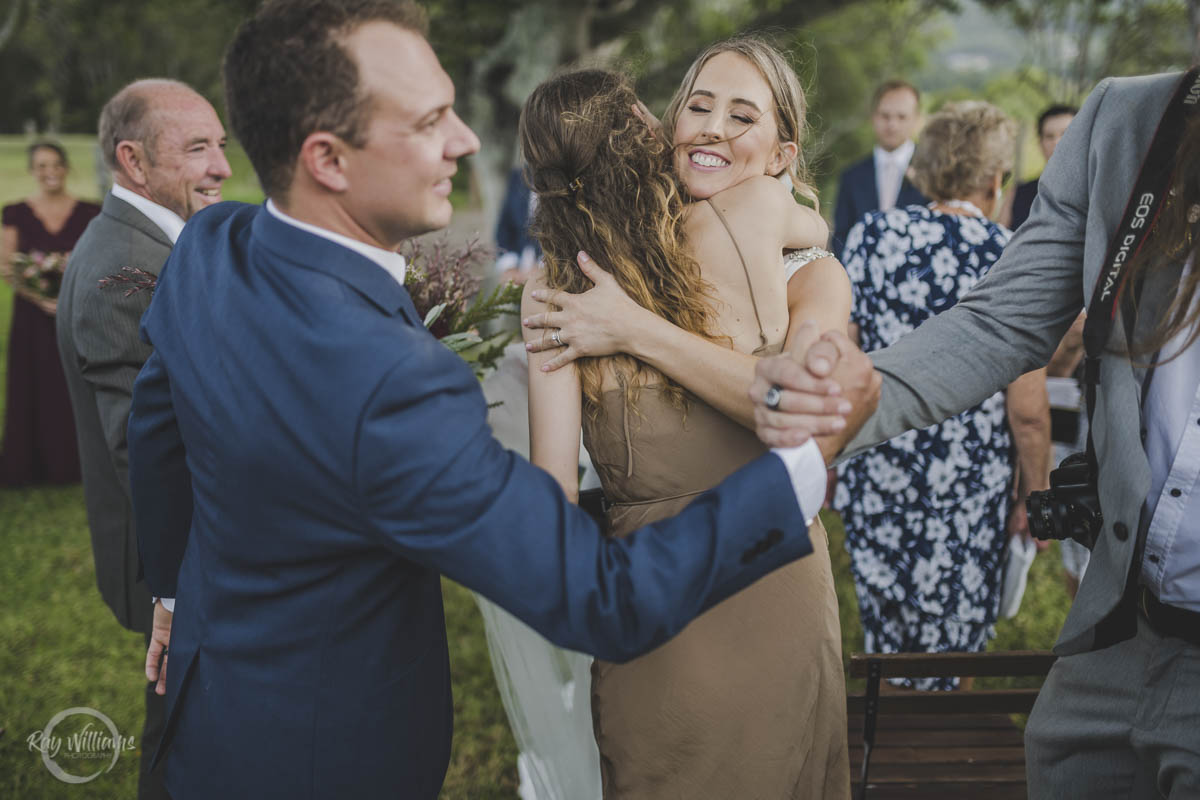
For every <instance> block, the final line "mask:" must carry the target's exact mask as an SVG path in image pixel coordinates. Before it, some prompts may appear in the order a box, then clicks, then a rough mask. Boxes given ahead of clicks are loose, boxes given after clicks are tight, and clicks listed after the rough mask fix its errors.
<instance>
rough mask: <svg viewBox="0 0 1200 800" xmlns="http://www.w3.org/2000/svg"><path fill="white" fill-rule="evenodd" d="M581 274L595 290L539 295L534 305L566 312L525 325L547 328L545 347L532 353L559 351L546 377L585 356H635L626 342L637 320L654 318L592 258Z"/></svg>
mask: <svg viewBox="0 0 1200 800" xmlns="http://www.w3.org/2000/svg"><path fill="white" fill-rule="evenodd" d="M578 262H579V268H580V269H581V270H583V274H584V275H586V276H587V277H588V278H589V279H591V281H592V283H593V284H595V286H594V287H593V288H591V289H589V290H587V291H586V292H584V293H582V294H571V293H569V292H560V291H554V290H550V289H538V290H537V291H535V292H533V293H532V296H533V299H534V300H538V301H540V302H543V303H548V304H549V305H552V306H558V307H559V308H560V309H561V310H560V311H547V312H544V313H541V314H534V315H533V316H530V317H527V318H526V319H524V320H523V321H522V324H523V325H524V326H525V327H526V328H543V329H547V330H546V336H545V337H543V339H542V341H541V342H540V343H539V342H530V343H528V344H526V345H525V349H526V350H528V351H530V352H531V353H540V352H542V351H543V350H549V349H552V348H559V349H560V350H561V352H559V353H557V354H556V355H555V356H554V358H552V359H550V360H549V361H547V362H546V364H545V366H543V367H542V371H543V372H553V371H554V370H556V369H559V368H560V367H565V366H566V365H567V364H570V363H571V362H572V361H574V360H575V359H577V358H579V357H580V356H610V355H613V354H615V353H626V352H629V349H630V343H629V342H628V340H627V339H626V336H627V335H628V334H629V332H630V331H631V330H633V329H634V327H635V325H636V323H635V320H636V319H637V315H638V314H639V313H640V314H648V313H650V312H648V311H646V309H644V308H642V307H641V306H639V305H638V304H637V303H635V302H633V301H632V300H630V299H629V295H627V294H625V291H624V290H623V289H622V288H621V286H620V285H619V284H618V283H617V281H616V279H615V278H613V276H612V275H610V274H609V273H607V272H605V271H604V270H603V269H602V268H601V267H600V266H599V265H598V264H596V262H595V261H592V259H591V257H590V256H588V254H587V253H582V252H581V253H580V254H579V256H578Z"/></svg>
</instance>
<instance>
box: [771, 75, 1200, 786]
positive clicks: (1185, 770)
mask: <svg viewBox="0 0 1200 800" xmlns="http://www.w3.org/2000/svg"><path fill="white" fill-rule="evenodd" d="M1198 98H1200V80H1198V79H1196V78H1195V76H1194V74H1193V73H1189V74H1188V76H1187V77H1186V80H1185V79H1184V77H1183V76H1181V75H1179V74H1168V75H1154V76H1145V77H1137V78H1120V79H1108V80H1105V81H1103V82H1102V83H1100V85H1099V86H1097V87H1096V89H1095V90H1094V91H1093V92H1092V94H1091V96H1090V97H1089V98H1088V100H1087V102H1086V103H1085V104H1084V106H1083V108H1082V109H1081V110H1080V112H1079V115H1078V116H1077V117H1076V118H1075V120H1074V121H1073V122H1072V124H1071V126H1070V128H1069V129H1068V130H1067V133H1066V135H1065V136H1064V137H1063V140H1062V142H1061V143H1060V144H1059V146H1058V149H1057V150H1056V151H1055V153H1054V156H1053V157H1052V158H1051V159H1050V162H1049V164H1048V165H1047V167H1046V171H1045V173H1044V174H1043V175H1042V178H1041V183H1040V190H1039V196H1038V198H1037V200H1036V201H1035V202H1034V205H1033V209H1032V211H1031V214H1030V217H1029V220H1028V221H1027V222H1026V223H1025V224H1024V225H1022V226H1021V229H1020V230H1019V231H1018V232H1017V234H1016V235H1015V236H1014V238H1013V239H1012V241H1011V242H1010V244H1009V245H1008V248H1007V249H1006V250H1005V253H1004V255H1003V256H1002V257H1001V259H1000V260H999V262H997V264H996V265H995V267H993V269H992V270H991V272H990V273H989V274H988V275H987V277H986V278H985V279H984V280H983V281H981V282H980V284H979V285H978V286H977V287H976V288H975V290H974V291H973V292H972V293H971V294H969V295H968V296H967V297H966V298H965V299H964V300H963V301H961V302H960V303H959V304H958V305H956V306H955V307H954V308H952V309H950V310H949V311H947V312H945V313H944V314H941V315H939V316H937V317H934V318H933V319H930V320H929V321H928V322H927V323H926V324H924V325H922V326H921V327H920V328H919V329H918V330H916V331H914V332H913V333H911V334H910V335H908V336H906V337H904V338H902V339H901V340H900V341H899V342H897V343H896V344H895V345H893V346H892V347H890V348H888V349H885V350H881V351H878V352H876V353H872V354H871V358H872V360H873V361H874V363H875V366H876V368H877V369H878V370H879V372H880V373H882V376H883V392H882V398H881V400H880V403H879V408H878V411H877V412H876V413H875V415H874V417H873V418H872V419H871V420H870V421H868V423H867V425H866V426H865V427H864V428H863V429H862V431H861V432H860V433H859V434H858V436H857V437H856V438H855V439H854V440H853V441H852V442H851V443H850V444H849V445H848V446H847V448H846V449H845V451H844V454H845V455H852V454H854V453H856V452H859V451H861V450H863V449H865V448H868V447H870V446H872V445H874V444H876V443H878V442H882V441H885V440H887V439H889V438H891V437H893V436H896V435H898V434H900V433H902V432H903V431H905V430H908V429H911V428H920V427H924V426H927V425H930V424H932V423H935V422H938V421H940V420H942V419H945V418H946V417H948V416H950V415H952V414H954V413H957V412H959V411H961V410H962V409H964V408H967V407H969V406H971V405H972V404H974V403H977V402H979V401H980V400H981V399H982V398H984V397H987V396H988V395H990V394H991V393H993V392H995V391H997V390H998V389H1000V388H1001V387H1003V386H1005V385H1007V384H1008V383H1010V382H1011V381H1012V380H1013V379H1014V378H1016V377H1017V376H1018V375H1020V374H1021V373H1023V372H1026V371H1028V370H1031V369H1034V368H1036V367H1039V366H1041V365H1044V364H1045V363H1046V362H1047V360H1048V359H1049V358H1050V356H1051V354H1052V353H1053V352H1054V349H1055V346H1056V345H1057V344H1058V342H1059V341H1060V340H1061V339H1062V336H1063V334H1064V333H1065V332H1066V330H1067V328H1068V327H1069V326H1070V325H1071V322H1072V321H1073V320H1074V319H1075V317H1076V315H1077V314H1078V313H1079V309H1080V308H1081V307H1083V306H1085V305H1086V306H1088V308H1089V322H1090V320H1091V319H1092V318H1093V317H1095V316H1096V315H1095V314H1094V313H1092V311H1091V309H1093V308H1095V307H1104V303H1105V302H1107V303H1110V304H1113V305H1112V310H1113V311H1114V312H1115V319H1114V318H1113V317H1112V316H1109V317H1108V320H1107V321H1104V322H1102V323H1099V324H1102V325H1103V327H1097V328H1095V329H1094V330H1096V331H1098V332H1102V331H1106V332H1107V335H1106V336H1104V335H1099V336H1096V337H1094V339H1093V343H1094V344H1095V346H1094V347H1089V356H1091V357H1094V361H1093V362H1092V366H1093V373H1092V374H1093V375H1094V376H1095V377H1096V383H1095V393H1094V406H1093V408H1094V412H1093V420H1092V440H1093V444H1094V458H1092V459H1091V461H1092V462H1093V466H1091V467H1090V468H1089V465H1088V463H1087V461H1088V459H1083V463H1082V467H1081V468H1082V470H1083V471H1084V472H1094V474H1091V475H1090V476H1089V478H1088V481H1086V482H1085V485H1083V486H1081V487H1079V488H1078V489H1071V488H1069V487H1067V486H1064V485H1062V483H1061V480H1060V483H1059V485H1058V486H1057V487H1055V488H1054V489H1053V491H1055V492H1056V493H1057V497H1058V499H1059V500H1064V501H1066V502H1063V503H1061V504H1060V507H1059V508H1058V509H1057V510H1056V509H1054V508H1053V507H1052V504H1047V503H1042V504H1041V505H1039V506H1037V507H1036V509H1035V510H1039V511H1041V510H1046V511H1047V512H1052V513H1048V514H1047V516H1045V517H1042V518H1034V519H1031V526H1033V527H1039V526H1040V527H1041V528H1042V530H1043V534H1045V533H1049V532H1054V530H1053V529H1055V527H1056V526H1058V528H1059V530H1058V532H1059V533H1061V532H1062V527H1063V526H1067V525H1069V524H1071V523H1072V519H1074V520H1075V521H1076V522H1078V520H1079V519H1083V518H1085V517H1087V516H1088V515H1087V511H1088V508H1089V507H1090V505H1091V506H1096V507H1097V508H1098V510H1099V511H1100V513H1101V514H1102V519H1100V520H1096V524H1095V525H1094V527H1093V530H1094V535H1092V536H1089V535H1081V536H1080V538H1083V539H1093V538H1094V541H1091V542H1090V544H1091V546H1092V560H1091V564H1090V566H1089V567H1088V571H1087V573H1086V575H1085V576H1084V579H1083V582H1082V584H1081V586H1080V589H1079V594H1078V596H1077V598H1076V600H1075V604H1074V606H1073V607H1072V608H1071V611H1070V614H1069V615H1068V617H1067V621H1066V624H1065V625H1064V627H1063V630H1062V632H1061V635H1060V637H1059V640H1058V643H1057V645H1056V647H1055V650H1056V652H1057V653H1058V654H1059V655H1060V658H1059V659H1058V661H1057V663H1056V664H1055V665H1054V667H1053V669H1052V670H1051V672H1050V675H1049V677H1048V678H1047V680H1046V683H1045V685H1044V687H1043V689H1042V692H1041V694H1040V696H1039V698H1038V701H1037V705H1036V706H1035V708H1034V710H1033V714H1032V716H1031V717H1030V719H1029V725H1028V727H1027V728H1026V731H1025V742H1026V750H1027V759H1028V775H1029V796H1030V797H1031V798H1117V797H1120V798H1158V797H1167V798H1172V800H1174V798H1184V797H1188V798H1191V797H1200V344H1197V342H1196V334H1197V324H1196V323H1197V318H1198V317H1200V306H1198V305H1197V302H1196V301H1197V299H1198V287H1200V270H1198V269H1194V268H1193V267H1194V266H1200V265H1196V264H1195V261H1196V253H1197V249H1198V247H1200V230H1198V228H1200V123H1198V122H1197V118H1200V113H1193V111H1192V110H1191V109H1192V108H1193V107H1196V106H1197V105H1198V103H1197V99H1198ZM1176 112H1177V113H1176ZM1160 120H1161V121H1163V125H1162V128H1163V133H1162V134H1157V133H1156V132H1157V131H1158V129H1159V127H1160ZM1158 135H1161V136H1162V139H1156V136H1158ZM1168 141H1169V147H1168V146H1166V144H1167V142H1168ZM1152 142H1158V143H1156V144H1155V146H1154V147H1151V143H1152ZM1160 145H1161V146H1160ZM1143 161H1145V162H1146V164H1147V168H1146V169H1143ZM1160 162H1161V163H1160ZM1155 175H1161V176H1162V177H1161V180H1160V181H1159V182H1158V183H1155V182H1154V180H1155V179H1152V177H1153V176H1155ZM1148 176H1149V177H1148ZM1151 184H1153V185H1155V186H1160V187H1161V188H1159V189H1155V190H1154V191H1146V190H1144V188H1143V187H1145V186H1148V185H1151ZM1135 186H1136V192H1135V191H1134V190H1135ZM1160 200H1161V202H1160ZM1156 214H1157V217H1156V216H1155V215H1156ZM1148 223H1152V224H1148ZM1151 230H1152V231H1153V232H1152V233H1151V234H1150V235H1149V236H1148V237H1146V236H1145V233H1146V232H1147V231H1151ZM1117 234H1119V235H1117ZM1131 237H1132V238H1131ZM1143 243H1144V246H1140V245H1141V244H1143ZM1102 272H1103V273H1104V277H1103V278H1102V277H1101V273H1102ZM1118 275H1119V276H1120V277H1119V279H1116V280H1114V276H1118ZM1097 287H1099V290H1098V291H1097ZM1118 298H1119V299H1118ZM1094 300H1095V301H1096V306H1093V305H1092V303H1093V301H1094ZM1086 336H1087V333H1086V331H1085V337H1086ZM830 351H831V348H830V346H829V343H823V349H822V351H821V353H820V355H821V360H822V361H823V363H820V362H819V360H818V358H817V357H815V356H814V355H813V353H812V352H810V353H809V354H808V356H807V358H805V357H804V356H802V355H800V354H792V356H790V357H789V356H786V355H785V356H781V357H776V358H774V359H770V360H763V361H761V362H760V363H759V370H758V375H757V378H756V381H755V384H754V386H753V387H752V389H751V393H752V395H753V396H754V397H756V398H757V399H758V402H759V404H760V406H759V409H758V423H759V433H760V436H762V438H763V439H764V441H767V442H768V443H770V444H781V443H790V442H792V441H795V440H796V439H797V438H800V437H801V436H803V435H804V434H806V433H807V432H808V431H809V430H812V429H813V424H814V420H815V418H814V417H812V416H809V415H808V412H810V411H811V410H812V409H814V408H815V406H814V405H813V404H812V401H811V400H810V398H809V397H808V396H807V395H805V394H803V391H802V390H803V389H804V388H805V385H806V384H807V382H808V381H809V380H810V377H809V371H812V372H816V373H819V374H825V373H827V370H828V367H829V362H830V360H831V358H830ZM801 361H803V363H804V366H802V365H801ZM805 366H806V367H807V370H806V369H805ZM772 385H778V386H780V387H782V388H783V390H784V391H782V392H772V393H770V396H769V397H768V396H767V394H768V390H769V389H770V387H771V386H772ZM768 399H770V400H774V401H775V404H774V408H773V409H772V408H768V407H767V405H766V400H768ZM1059 474H1060V476H1061V475H1062V474H1063V473H1059ZM1051 483H1052V486H1053V485H1054V483H1055V479H1054V477H1052V479H1051ZM1087 483H1090V486H1088V485H1086V484H1087ZM1089 491H1090V492H1091V493H1092V498H1093V499H1091V500H1089V499H1087V497H1085V495H1086V494H1088V492H1089ZM1093 510H1094V509H1093ZM1039 517H1040V515H1039ZM1034 523H1038V525H1035V524H1034ZM1081 527H1086V526H1081Z"/></svg>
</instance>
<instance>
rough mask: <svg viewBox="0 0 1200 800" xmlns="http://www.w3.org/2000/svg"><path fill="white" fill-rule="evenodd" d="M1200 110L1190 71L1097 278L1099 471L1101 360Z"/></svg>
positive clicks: (1094, 363) (1093, 340)
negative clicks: (1178, 155)
mask: <svg viewBox="0 0 1200 800" xmlns="http://www.w3.org/2000/svg"><path fill="white" fill-rule="evenodd" d="M1198 110H1200V67H1196V68H1193V69H1191V70H1189V71H1188V72H1187V73H1186V74H1185V75H1184V76H1183V78H1182V80H1180V82H1179V86H1178V87H1177V88H1176V89H1175V94H1174V95H1172V97H1171V101H1170V102H1169V103H1168V104H1167V108H1166V110H1165V111H1164V112H1163V115H1162V119H1161V120H1159V123H1158V129H1157V130H1156V131H1155V133H1154V139H1153V140H1152V141H1151V143H1150V149H1149V150H1148V151H1147V152H1146V156H1145V159H1144V160H1143V161H1142V168H1141V171H1140V172H1139V173H1138V178H1137V182H1136V183H1134V185H1133V192H1132V193H1131V194H1130V195H1129V201H1128V202H1127V203H1126V206H1125V213H1124V214H1122V216H1121V224H1120V225H1118V226H1117V229H1116V231H1115V232H1114V233H1113V235H1112V239H1110V240H1109V244H1108V252H1107V253H1106V254H1105V257H1104V268H1103V269H1102V270H1101V271H1100V275H1099V277H1098V278H1097V279H1096V288H1095V290H1094V291H1093V292H1092V302H1091V304H1090V305H1089V306H1088V309H1087V320H1086V321H1085V322H1084V325H1083V350H1084V370H1083V382H1084V391H1085V394H1086V397H1087V415H1088V438H1087V456H1088V461H1089V462H1090V464H1091V466H1092V475H1093V476H1095V475H1096V474H1097V472H1096V467H1097V464H1096V450H1095V446H1094V444H1093V442H1092V417H1093V415H1094V414H1095V409H1096V388H1097V387H1098V386H1099V385H1100V359H1101V357H1102V356H1103V355H1104V349H1105V347H1106V346H1107V344H1108V339H1109V336H1110V335H1111V334H1112V328H1113V324H1114V323H1115V322H1116V318H1117V309H1118V304H1119V302H1120V298H1121V294H1122V292H1123V291H1124V290H1125V284H1126V279H1127V278H1128V274H1129V271H1128V267H1129V265H1130V264H1131V263H1132V262H1133V261H1134V260H1135V259H1136V258H1137V256H1138V253H1139V252H1141V249H1142V247H1143V245H1145V244H1146V241H1147V239H1148V238H1149V234H1150V232H1151V231H1152V230H1153V229H1154V224H1155V222H1157V220H1158V215H1159V212H1160V211H1161V210H1162V208H1163V205H1164V204H1163V200H1164V199H1165V198H1166V196H1167V193H1168V191H1169V190H1170V187H1171V181H1172V177H1173V175H1174V171H1175V153H1176V151H1177V150H1178V149H1179V143H1180V141H1181V140H1182V139H1183V134H1184V130H1185V128H1186V125H1185V123H1186V121H1187V119H1188V118H1189V117H1191V116H1192V115H1194V114H1195V113H1196V112H1197V111H1198Z"/></svg>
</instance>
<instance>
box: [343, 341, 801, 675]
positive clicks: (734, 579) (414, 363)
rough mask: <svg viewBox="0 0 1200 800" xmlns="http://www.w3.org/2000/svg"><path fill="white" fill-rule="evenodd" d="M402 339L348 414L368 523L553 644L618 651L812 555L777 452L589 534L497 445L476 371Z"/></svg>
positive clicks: (652, 641)
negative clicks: (353, 420)
mask: <svg viewBox="0 0 1200 800" xmlns="http://www.w3.org/2000/svg"><path fill="white" fill-rule="evenodd" d="M426 341H427V342H428V344H427V346H424V347H422V346H420V345H419V346H418V347H416V348H413V349H415V350H417V351H424V352H416V353H413V352H411V350H410V358H408V359H406V361H405V363H404V364H403V365H400V366H397V367H396V368H395V369H393V371H392V372H391V373H390V374H388V375H387V376H386V377H385V378H384V379H383V381H382V383H381V384H380V385H379V386H378V387H377V389H376V391H375V393H374V396H373V398H372V399H371V400H370V402H369V403H368V404H367V407H366V408H365V410H364V413H363V415H362V418H361V421H360V429H359V435H358V441H357V444H356V453H357V455H356V467H355V478H356V482H357V489H358V492H359V495H360V498H361V502H362V504H363V507H364V512H365V516H366V518H367V519H368V520H369V522H370V525H371V528H372V531H373V532H374V533H375V535H377V536H378V537H380V538H381V539H382V540H383V541H384V542H385V543H386V544H387V545H388V546H389V547H391V548H393V549H394V550H396V551H398V552H400V553H401V554H403V555H405V556H406V557H408V558H410V559H412V560H414V561H416V562H418V563H421V564H424V565H426V566H429V567H431V568H434V569H437V570H439V571H440V572H442V573H443V574H445V575H446V576H448V577H450V578H452V579H453V580H455V581H457V582H459V583H461V584H463V585H464V586H466V587H468V588H470V589H473V590H475V591H477V592H479V593H481V594H483V595H485V596H486V597H489V598H491V599H492V600H493V601H495V602H496V603H498V604H499V605H500V606H502V607H503V608H505V609H507V610H508V611H510V612H511V613H513V614H514V615H515V616H517V617H518V618H520V619H522V620H523V621H525V622H526V623H527V624H529V625H530V626H532V627H533V628H534V629H536V630H537V631H538V632H539V633H541V634H542V635H544V636H545V637H547V638H548V639H550V640H551V641H553V642H555V643H556V644H559V645H561V646H564V647H568V648H571V649H575V650H581V651H584V652H588V653H592V654H594V655H596V656H599V657H601V658H604V659H606V660H611V661H625V660H628V659H630V658H633V657H635V656H637V655H640V654H641V653H643V652H645V651H647V650H649V649H651V648H653V647H655V646H657V645H658V644H661V643H662V642H663V641H665V640H666V639H668V638H669V637H670V636H672V635H673V634H675V633H676V632H678V631H679V630H680V629H681V628H683V626H684V625H686V624H687V623H688V622H689V621H690V620H691V619H692V618H693V617H695V616H696V615H697V614H699V613H701V612H702V611H704V610H705V609H707V608H708V607H710V606H712V605H713V604H715V603H717V602H719V601H720V600H722V599H724V598H725V597H728V596H729V595H731V594H733V593H734V592H736V591H738V590H739V589H741V588H743V587H745V586H747V585H748V584H750V583H751V582H753V581H754V580H756V579H757V578H759V577H761V576H762V575H765V574H766V573H767V572H769V571H771V570H772V569H774V568H776V567H778V566H781V565H783V564H785V563H788V562H790V561H792V560H794V559H796V558H799V557H801V556H804V555H807V554H809V553H811V552H812V545H811V543H810V541H809V537H808V532H807V527H806V526H805V523H804V519H803V516H802V514H801V512H800V508H799V506H798V504H797V502H796V499H795V495H794V493H793V489H792V487H791V483H790V480H789V478H788V475H787V471H786V469H785V468H784V467H783V463H782V461H781V460H780V459H779V458H777V457H776V456H774V455H765V456H763V457H761V458H759V459H758V460H756V461H754V462H752V463H751V464H749V465H748V466H747V467H745V468H743V469H742V470H740V471H739V472H737V473H735V474H734V475H733V476H731V477H730V478H729V479H727V480H726V481H725V482H724V483H723V484H721V485H720V486H719V487H717V488H716V489H715V490H713V491H711V492H707V493H705V494H703V495H701V496H700V497H699V498H698V499H697V500H696V501H695V502H693V503H692V504H691V505H690V506H689V507H688V508H687V509H685V510H684V512H683V513H681V514H680V515H679V516H677V517H675V518H672V519H668V520H664V521H661V522H659V523H656V524H653V525H650V526H647V527H646V528H643V529H641V530H638V531H635V532H634V533H632V534H631V535H629V536H627V537H625V538H623V539H615V538H609V537H605V536H603V535H601V533H600V531H599V529H598V528H597V527H596V525H595V523H594V522H593V521H592V520H591V518H590V517H589V516H588V515H587V514H586V513H585V512H583V511H582V510H580V509H579V508H578V507H577V506H575V505H573V504H572V503H570V502H569V501H568V500H567V499H566V497H565V496H564V495H563V493H562V492H561V491H560V489H559V488H558V485H557V484H556V483H555V482H554V480H553V479H552V478H551V477H550V475H549V474H548V473H546V472H544V471H543V470H541V469H538V468H537V467H534V466H533V465H531V464H530V463H529V462H527V461H525V460H523V459H521V458H520V457H518V456H516V455H515V454H513V453H511V452H509V451H507V450H505V449H503V448H502V447H501V446H500V445H499V443H498V442H496V440H495V439H493V438H492V436H491V433H490V431H489V430H488V428H487V425H486V406H485V403H484V400H483V395H482V393H481V392H480V391H479V387H478V382H477V381H476V380H475V378H474V376H473V375H472V373H471V372H470V370H469V369H467V368H466V367H465V366H464V365H463V364H462V363H461V362H459V361H458V359H457V358H456V357H455V356H453V355H452V354H451V353H450V352H449V351H447V350H446V349H445V348H444V347H443V346H442V345H441V344H439V343H437V342H435V341H433V340H431V339H428V340H426Z"/></svg>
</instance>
